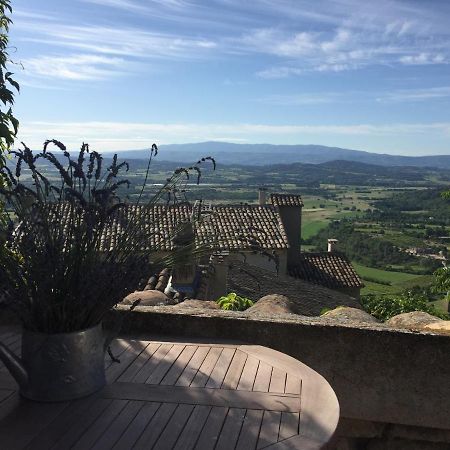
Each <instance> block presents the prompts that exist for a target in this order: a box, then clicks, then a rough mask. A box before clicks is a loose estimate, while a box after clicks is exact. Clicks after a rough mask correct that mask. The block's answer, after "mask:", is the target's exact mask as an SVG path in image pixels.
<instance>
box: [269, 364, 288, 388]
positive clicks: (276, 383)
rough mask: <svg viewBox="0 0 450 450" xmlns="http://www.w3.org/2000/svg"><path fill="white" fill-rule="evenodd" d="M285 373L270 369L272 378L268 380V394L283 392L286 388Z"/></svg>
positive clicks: (275, 368)
mask: <svg viewBox="0 0 450 450" xmlns="http://www.w3.org/2000/svg"><path fill="white" fill-rule="evenodd" d="M286 376H287V374H286V372H284V371H283V370H280V369H278V368H277V367H274V368H273V369H272V377H271V378H270V386H269V392H279V393H280V394H282V393H284V392H285V388H286Z"/></svg>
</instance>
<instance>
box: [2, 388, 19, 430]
mask: <svg viewBox="0 0 450 450" xmlns="http://www.w3.org/2000/svg"><path fill="white" fill-rule="evenodd" d="M21 401H22V398H21V397H20V395H19V393H18V392H17V391H14V392H13V393H12V394H11V395H10V396H9V397H7V398H6V399H4V400H3V401H2V403H1V404H0V421H2V420H3V419H4V418H5V417H7V416H8V415H9V414H11V413H12V412H13V411H14V410H15V409H16V408H18V407H19V405H20V402H21ZM0 423H1V422H0Z"/></svg>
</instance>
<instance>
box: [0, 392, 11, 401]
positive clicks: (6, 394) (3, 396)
mask: <svg viewBox="0 0 450 450" xmlns="http://www.w3.org/2000/svg"><path fill="white" fill-rule="evenodd" d="M12 394H14V389H0V403H1V402H3V401H4V400H6V399H7V398H8V397H10V396H11V395H12Z"/></svg>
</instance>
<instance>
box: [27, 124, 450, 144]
mask: <svg viewBox="0 0 450 450" xmlns="http://www.w3.org/2000/svg"><path fill="white" fill-rule="evenodd" d="M430 133H433V135H435V136H436V135H440V136H444V137H445V138H449V137H450V122H443V123H429V124H424V123H399V124H389V125H372V124H352V125H306V124H297V125H271V124H232V123H224V124H219V123H210V124H198V123H125V122H26V121H24V122H22V123H21V127H20V133H19V134H20V135H19V141H20V140H22V141H24V142H25V143H27V145H28V146H31V147H33V148H40V147H41V146H42V143H43V142H44V141H45V140H46V139H49V138H55V139H58V140H61V141H63V142H64V143H65V144H66V145H67V146H68V147H71V148H78V147H79V146H80V144H81V142H83V141H84V142H89V143H90V144H91V146H92V148H93V149H96V150H100V151H109V150H125V149H136V148H145V147H147V146H149V145H151V144H152V143H153V142H157V144H167V143H183V142H199V141H208V140H216V139H223V136H230V140H231V139H232V140H233V141H235V142H239V141H242V140H247V141H249V142H255V137H257V138H256V139H258V140H259V141H260V142H261V141H265V142H273V143H278V142H280V141H282V140H284V139H286V138H290V139H291V140H294V141H298V140H300V139H301V138H302V137H303V138H304V136H305V135H310V136H322V137H326V136H342V137H348V138H349V137H352V136H364V137H367V136H393V137H398V136H402V135H403V136H409V137H410V136H414V135H416V136H417V135H421V136H426V135H427V134H430ZM231 137H232V138H231Z"/></svg>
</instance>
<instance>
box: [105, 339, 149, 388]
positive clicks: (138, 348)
mask: <svg viewBox="0 0 450 450" xmlns="http://www.w3.org/2000/svg"><path fill="white" fill-rule="evenodd" d="M147 345H148V343H147V342H144V341H131V344H130V346H129V347H128V348H127V350H126V352H124V353H123V354H122V355H121V356H120V363H113V364H112V365H111V366H110V367H109V369H108V370H107V371H106V380H107V382H108V383H112V382H114V381H116V380H117V378H118V377H120V375H122V373H123V372H125V370H127V368H128V366H129V365H130V364H131V363H132V362H133V361H134V360H135V359H136V358H137V357H138V356H139V355H140V353H141V352H142V351H143V350H144V349H145V348H146V347H147Z"/></svg>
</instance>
